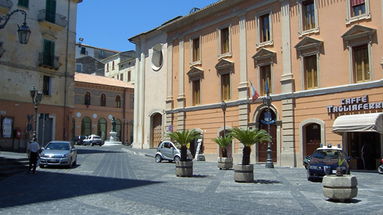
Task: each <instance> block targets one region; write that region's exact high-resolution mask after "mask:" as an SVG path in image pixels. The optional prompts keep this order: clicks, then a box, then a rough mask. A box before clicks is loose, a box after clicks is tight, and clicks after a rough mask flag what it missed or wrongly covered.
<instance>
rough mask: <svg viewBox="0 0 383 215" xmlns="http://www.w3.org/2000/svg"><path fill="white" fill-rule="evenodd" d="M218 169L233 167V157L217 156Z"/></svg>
mask: <svg viewBox="0 0 383 215" xmlns="http://www.w3.org/2000/svg"><path fill="white" fill-rule="evenodd" d="M217 166H218V168H219V169H224V170H227V169H231V168H233V158H227V157H218V164H217Z"/></svg>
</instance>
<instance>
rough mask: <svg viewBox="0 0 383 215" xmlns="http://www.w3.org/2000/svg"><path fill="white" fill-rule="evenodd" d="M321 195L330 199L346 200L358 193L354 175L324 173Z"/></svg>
mask: <svg viewBox="0 0 383 215" xmlns="http://www.w3.org/2000/svg"><path fill="white" fill-rule="evenodd" d="M322 184H323V195H324V196H325V197H327V198H329V199H331V200H337V201H342V202H344V201H347V200H351V199H352V198H354V197H356V196H357V194H358V188H357V185H358V181H357V180H356V177H355V176H354V175H343V176H336V175H326V176H324V177H323V181H322Z"/></svg>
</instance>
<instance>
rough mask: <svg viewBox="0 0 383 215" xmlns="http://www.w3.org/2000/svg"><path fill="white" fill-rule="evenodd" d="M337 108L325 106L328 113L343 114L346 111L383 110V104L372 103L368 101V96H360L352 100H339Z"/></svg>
mask: <svg viewBox="0 0 383 215" xmlns="http://www.w3.org/2000/svg"><path fill="white" fill-rule="evenodd" d="M340 104H341V105H339V106H335V105H330V106H327V112H328V113H343V112H348V111H359V110H378V109H382V108H383V102H372V103H370V102H369V101H368V96H367V95H366V96H360V97H353V98H346V99H341V100H340Z"/></svg>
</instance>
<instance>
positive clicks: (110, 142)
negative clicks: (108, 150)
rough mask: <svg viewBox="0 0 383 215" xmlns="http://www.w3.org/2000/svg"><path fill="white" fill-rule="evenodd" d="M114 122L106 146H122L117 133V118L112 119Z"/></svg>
mask: <svg viewBox="0 0 383 215" xmlns="http://www.w3.org/2000/svg"><path fill="white" fill-rule="evenodd" d="M111 118H112V119H111V121H112V130H111V131H110V132H109V139H108V140H106V141H105V143H104V145H106V146H107V145H120V144H122V142H121V141H119V140H118V137H117V132H116V118H114V117H111Z"/></svg>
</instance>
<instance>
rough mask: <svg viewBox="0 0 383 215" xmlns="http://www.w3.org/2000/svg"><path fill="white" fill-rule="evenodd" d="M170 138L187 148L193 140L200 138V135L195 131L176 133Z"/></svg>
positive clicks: (171, 134) (172, 133)
mask: <svg viewBox="0 0 383 215" xmlns="http://www.w3.org/2000/svg"><path fill="white" fill-rule="evenodd" d="M168 136H169V137H170V138H171V139H172V140H174V141H176V142H177V143H178V144H180V145H181V146H187V145H188V144H189V143H190V142H191V141H192V140H194V139H196V138H200V133H198V132H197V131H195V130H183V131H174V132H171V133H169V134H168Z"/></svg>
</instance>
